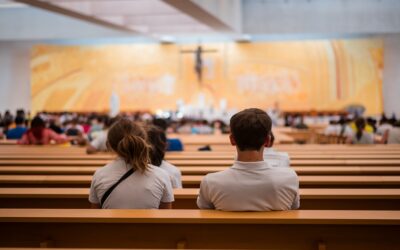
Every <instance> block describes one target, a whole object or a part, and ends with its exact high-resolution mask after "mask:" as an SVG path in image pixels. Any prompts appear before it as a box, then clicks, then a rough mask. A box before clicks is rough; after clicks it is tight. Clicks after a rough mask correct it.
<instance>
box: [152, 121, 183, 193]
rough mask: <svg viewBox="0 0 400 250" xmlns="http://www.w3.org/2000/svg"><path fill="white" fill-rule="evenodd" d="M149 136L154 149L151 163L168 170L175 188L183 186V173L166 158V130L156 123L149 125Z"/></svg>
mask: <svg viewBox="0 0 400 250" xmlns="http://www.w3.org/2000/svg"><path fill="white" fill-rule="evenodd" d="M147 136H148V140H149V143H150V144H151V147H152V150H151V153H150V160H151V164H152V165H154V166H157V167H160V168H162V169H164V170H165V171H167V172H168V174H169V176H170V178H171V182H172V187H173V188H182V180H181V177H182V174H181V171H180V170H179V168H177V167H175V166H174V165H172V164H171V163H169V162H167V161H165V160H164V157H165V151H166V149H167V137H166V135H165V132H164V131H163V130H162V129H161V128H159V127H156V126H154V125H150V126H148V127H147Z"/></svg>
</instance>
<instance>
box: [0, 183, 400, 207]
mask: <svg viewBox="0 0 400 250" xmlns="http://www.w3.org/2000/svg"><path fill="white" fill-rule="evenodd" d="M198 192H199V190H198V189H175V190H174V195H175V202H174V205H173V207H174V208H175V209H195V208H197V205H196V199H197V195H198ZM88 196H89V189H87V188H0V208H89V202H88ZM300 196H301V209H306V210H310V209H320V210H325V209H341V210H343V209H358V210H400V202H398V200H399V199H400V189H300Z"/></svg>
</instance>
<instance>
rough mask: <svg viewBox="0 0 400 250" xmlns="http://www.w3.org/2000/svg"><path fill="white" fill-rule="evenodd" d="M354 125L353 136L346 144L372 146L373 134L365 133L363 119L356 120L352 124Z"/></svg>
mask: <svg viewBox="0 0 400 250" xmlns="http://www.w3.org/2000/svg"><path fill="white" fill-rule="evenodd" d="M354 125H355V128H356V129H355V134H353V136H351V137H349V138H348V139H347V143H349V144H374V136H373V134H371V133H369V132H367V131H366V130H365V128H366V125H367V124H366V122H365V119H364V118H361V117H360V118H357V119H356V120H355V122H354Z"/></svg>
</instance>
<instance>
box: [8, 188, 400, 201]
mask: <svg viewBox="0 0 400 250" xmlns="http://www.w3.org/2000/svg"><path fill="white" fill-rule="evenodd" d="M198 193H199V189H197V188H184V189H175V190H174V196H175V198H176V199H192V200H194V199H196V198H197V195H198ZM88 196H89V189H88V188H0V198H10V197H12V198H66V199H67V198H84V199H87V198H88ZM300 196H301V199H302V200H303V199H316V198H318V199H321V200H322V199H400V189H394V188H393V189H373V188H369V189H368V188H365V189H357V188H354V189H341V188H324V189H321V188H304V189H300Z"/></svg>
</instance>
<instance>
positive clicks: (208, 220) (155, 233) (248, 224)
mask: <svg viewBox="0 0 400 250" xmlns="http://www.w3.org/2000/svg"><path fill="white" fill-rule="evenodd" d="M0 224H1V227H0V245H1V246H2V247H38V246H40V245H42V246H43V245H45V246H48V247H51V246H57V247H59V248H66V247H75V248H76V247H81V248H96V247H101V248H176V247H178V246H179V247H187V248H197V249H200V248H213V249H217V248H230V249H234V248H236V249H238V248H242V249H243V248H246V249H250V248H258V249H261V248H262V249H298V250H306V249H307V250H309V249H316V250H317V249H345V250H346V249H352V250H358V249H363V250H369V249H371V250H372V249H373V250H376V249H396V248H397V246H399V245H400V237H399V232H400V229H399V225H400V211H358V210H350V211H340V210H324V211H322V210H298V211H285V212H252V213H249V212H221V211H208V210H203V211H202V210H180V211H176V210H90V209H86V210H84V209H72V210H69V209H53V210H52V209H0Z"/></svg>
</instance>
